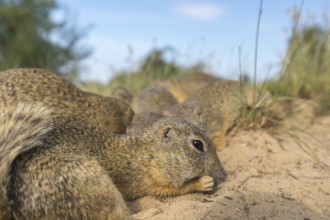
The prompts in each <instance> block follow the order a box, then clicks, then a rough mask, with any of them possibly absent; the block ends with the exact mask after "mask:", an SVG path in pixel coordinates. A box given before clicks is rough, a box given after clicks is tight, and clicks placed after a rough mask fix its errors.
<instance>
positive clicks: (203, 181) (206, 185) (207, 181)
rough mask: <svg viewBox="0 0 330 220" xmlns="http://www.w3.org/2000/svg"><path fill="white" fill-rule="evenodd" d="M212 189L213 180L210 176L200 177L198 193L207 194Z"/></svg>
mask: <svg viewBox="0 0 330 220" xmlns="http://www.w3.org/2000/svg"><path fill="white" fill-rule="evenodd" d="M213 187H214V179H213V177H211V176H202V177H200V178H199V179H198V191H202V192H209V191H212V190H213Z"/></svg>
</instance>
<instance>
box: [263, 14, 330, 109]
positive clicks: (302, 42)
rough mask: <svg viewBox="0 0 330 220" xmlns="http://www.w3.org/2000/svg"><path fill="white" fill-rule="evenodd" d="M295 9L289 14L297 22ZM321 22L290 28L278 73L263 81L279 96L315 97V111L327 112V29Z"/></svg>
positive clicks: (329, 89)
mask: <svg viewBox="0 0 330 220" xmlns="http://www.w3.org/2000/svg"><path fill="white" fill-rule="evenodd" d="M298 13H299V12H298V11H297V10H295V11H294V13H293V21H294V22H298V21H297V19H298V17H299V14H298ZM327 24H328V22H327V21H326V17H325V22H323V24H322V25H320V24H316V23H312V24H300V25H297V26H296V28H292V30H291V37H290V39H289V41H288V48H287V52H286V57H285V58H284V59H283V61H282V64H281V71H280V73H279V74H278V75H277V76H276V77H275V78H274V79H272V80H269V81H267V82H265V88H266V89H268V90H269V91H270V92H271V93H272V94H274V95H276V96H281V97H283V96H284V97H299V98H304V99H312V100H316V101H317V102H318V103H319V104H320V105H319V106H320V109H319V113H326V112H330V41H329V34H330V28H329V25H327Z"/></svg>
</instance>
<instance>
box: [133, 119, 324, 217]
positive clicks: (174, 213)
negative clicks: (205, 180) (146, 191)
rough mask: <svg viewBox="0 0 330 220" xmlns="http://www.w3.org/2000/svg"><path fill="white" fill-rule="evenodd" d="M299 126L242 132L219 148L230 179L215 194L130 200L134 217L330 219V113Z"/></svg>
mask: <svg viewBox="0 0 330 220" xmlns="http://www.w3.org/2000/svg"><path fill="white" fill-rule="evenodd" d="M295 126H296V128H299V129H293V130H291V132H289V131H288V130H285V129H283V130H282V131H280V132H277V134H276V135H275V134H274V135H271V134H270V132H267V131H241V132H239V133H238V134H236V135H235V136H233V137H232V138H231V139H230V140H229V145H228V146H229V147H227V148H225V149H224V150H223V151H221V152H219V153H218V155H219V157H220V159H221V162H222V164H223V167H224V169H225V170H226V172H227V179H226V180H225V181H224V182H222V183H220V184H219V185H218V186H217V190H216V192H215V193H213V194H197V193H196V194H189V195H184V196H179V197H175V198H165V199H157V198H151V197H146V198H142V199H139V200H137V201H134V202H131V203H129V207H130V208H131V210H132V212H133V213H135V214H134V215H133V216H134V217H136V218H138V219H148V220H156V219H157V220H162V219H164V220H165V219H166V220H171V219H178V220H179V219H189V220H193V219H200V220H202V219H203V220H206V219H227V220H229V219H301V220H308V219H313V220H314V219H330V142H329V141H330V117H329V116H328V117H322V118H317V119H315V120H313V121H312V122H311V123H309V122H308V123H306V122H304V123H300V120H299V119H297V120H296V121H295ZM300 129H301V130H304V131H300ZM291 133H294V135H293V136H291V135H290V134H291ZM298 143H299V144H298Z"/></svg>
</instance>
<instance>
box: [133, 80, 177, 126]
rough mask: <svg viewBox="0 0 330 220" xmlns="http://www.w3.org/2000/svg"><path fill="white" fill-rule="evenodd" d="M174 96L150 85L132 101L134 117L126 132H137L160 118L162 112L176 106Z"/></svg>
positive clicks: (155, 85)
mask: <svg viewBox="0 0 330 220" xmlns="http://www.w3.org/2000/svg"><path fill="white" fill-rule="evenodd" d="M176 104H177V101H176V99H175V98H174V96H173V95H172V94H171V93H170V92H169V91H168V90H167V89H166V88H163V87H161V86H158V85H157V84H151V85H150V86H148V87H147V88H145V89H143V90H142V91H141V92H139V93H138V94H137V95H136V96H134V98H133V100H132V109H133V111H134V113H135V114H134V117H133V120H132V123H131V124H130V125H129V126H128V128H127V132H132V131H134V130H139V129H141V128H143V127H145V126H146V125H148V124H151V123H153V122H154V121H156V120H158V119H159V118H160V117H162V115H163V112H164V111H165V110H167V109H169V108H171V107H172V106H174V105H176Z"/></svg>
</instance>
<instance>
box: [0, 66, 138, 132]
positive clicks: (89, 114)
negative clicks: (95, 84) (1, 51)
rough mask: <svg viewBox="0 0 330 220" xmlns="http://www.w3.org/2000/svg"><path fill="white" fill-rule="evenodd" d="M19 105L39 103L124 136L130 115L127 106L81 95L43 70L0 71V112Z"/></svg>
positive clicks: (122, 102)
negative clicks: (2, 109) (21, 103)
mask: <svg viewBox="0 0 330 220" xmlns="http://www.w3.org/2000/svg"><path fill="white" fill-rule="evenodd" d="M19 102H27V103H37V102H42V103H44V104H46V105H48V106H50V107H52V109H53V111H54V113H56V114H58V115H64V116H65V115H67V116H71V117H76V118H79V119H81V120H85V121H87V122H89V123H92V124H94V125H96V126H99V127H100V128H104V129H107V130H109V131H111V132H115V133H124V132H125V131H126V127H127V125H128V124H129V123H130V122H131V120H132V118H133V115H134V113H133V111H132V109H131V107H130V105H129V104H128V103H126V102H124V101H122V100H120V99H117V98H113V97H102V96H99V95H96V94H93V93H89V92H84V91H82V90H80V89H78V88H76V87H75V86H74V85H72V84H71V83H69V82H67V81H66V80H65V79H63V78H62V77H60V76H57V75H56V74H53V73H50V72H48V71H46V70H41V69H11V70H7V71H4V72H0V109H1V108H4V107H6V106H9V105H17V103H19Z"/></svg>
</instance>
